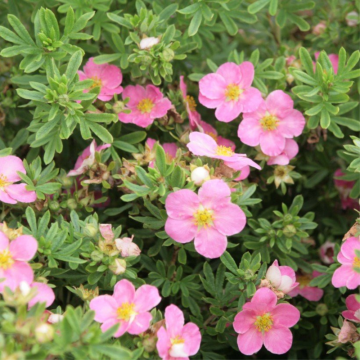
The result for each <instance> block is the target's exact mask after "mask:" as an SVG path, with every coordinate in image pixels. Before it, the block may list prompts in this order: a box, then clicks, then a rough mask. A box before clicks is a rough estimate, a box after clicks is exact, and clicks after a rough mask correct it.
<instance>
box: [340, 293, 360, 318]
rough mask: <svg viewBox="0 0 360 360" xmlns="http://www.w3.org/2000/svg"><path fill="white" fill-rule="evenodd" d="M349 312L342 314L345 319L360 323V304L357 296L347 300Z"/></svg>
mask: <svg viewBox="0 0 360 360" xmlns="http://www.w3.org/2000/svg"><path fill="white" fill-rule="evenodd" d="M346 307H347V310H345V311H343V312H342V316H343V317H344V318H345V319H348V320H351V321H355V322H356V323H360V302H359V301H357V300H356V295H355V294H352V295H349V296H348V297H347V298H346Z"/></svg>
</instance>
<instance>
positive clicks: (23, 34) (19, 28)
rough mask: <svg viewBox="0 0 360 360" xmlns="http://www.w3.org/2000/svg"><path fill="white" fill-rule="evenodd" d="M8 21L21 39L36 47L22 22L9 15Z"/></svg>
mask: <svg viewBox="0 0 360 360" xmlns="http://www.w3.org/2000/svg"><path fill="white" fill-rule="evenodd" d="M8 20H9V23H10V25H11V26H12V28H13V29H14V30H15V31H16V33H17V34H18V35H19V36H20V38H21V39H22V40H23V41H24V42H25V43H26V44H29V45H33V46H36V45H35V42H34V40H33V39H32V38H31V36H30V35H29V33H28V31H27V30H26V28H25V26H24V25H23V24H22V23H21V21H20V20H19V19H18V18H17V17H16V16H14V15H12V14H9V15H8Z"/></svg>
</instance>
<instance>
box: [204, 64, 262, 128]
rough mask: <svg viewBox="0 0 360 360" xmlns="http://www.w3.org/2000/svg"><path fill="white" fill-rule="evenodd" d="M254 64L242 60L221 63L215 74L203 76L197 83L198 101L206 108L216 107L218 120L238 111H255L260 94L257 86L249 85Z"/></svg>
mask: <svg viewBox="0 0 360 360" xmlns="http://www.w3.org/2000/svg"><path fill="white" fill-rule="evenodd" d="M254 72H255V71H254V65H253V64H252V63H251V62H248V61H245V62H243V63H242V64H240V65H236V64H235V63H231V62H228V63H225V64H222V65H221V66H220V67H219V68H218V69H217V71H216V73H213V74H208V75H206V76H204V77H203V78H202V79H201V80H200V82H199V88H200V94H199V101H200V103H201V104H202V105H204V106H205V107H207V108H209V109H215V108H216V111H215V116H216V118H217V119H218V120H219V121H223V122H230V121H232V120H234V119H236V118H237V117H238V116H239V115H240V114H241V113H248V112H252V111H255V110H256V109H257V108H258V107H259V105H260V104H261V101H262V97H261V93H260V91H259V90H258V89H256V88H253V87H251V83H252V82H253V80H254Z"/></svg>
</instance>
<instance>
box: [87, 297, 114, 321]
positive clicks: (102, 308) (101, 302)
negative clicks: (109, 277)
mask: <svg viewBox="0 0 360 360" xmlns="http://www.w3.org/2000/svg"><path fill="white" fill-rule="evenodd" d="M117 308H118V305H117V303H116V300H115V299H114V298H113V297H112V296H110V295H100V296H98V297H96V298H95V299H92V300H91V301H90V309H91V310H93V311H95V318H94V320H95V321H97V322H106V321H108V320H112V319H116V310H117ZM109 327H110V326H109Z"/></svg>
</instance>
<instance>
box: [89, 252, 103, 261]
mask: <svg viewBox="0 0 360 360" xmlns="http://www.w3.org/2000/svg"><path fill="white" fill-rule="evenodd" d="M90 256H91V259H92V260H94V261H101V260H102V258H103V257H104V255H103V254H102V253H101V252H100V251H97V250H94V251H93V252H92V253H91V255H90Z"/></svg>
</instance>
